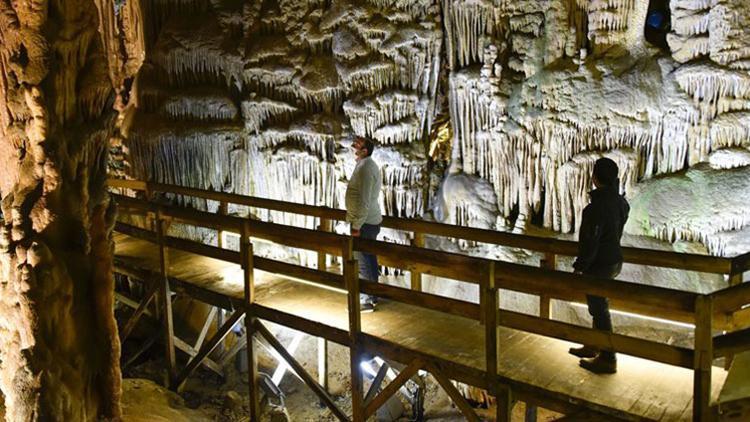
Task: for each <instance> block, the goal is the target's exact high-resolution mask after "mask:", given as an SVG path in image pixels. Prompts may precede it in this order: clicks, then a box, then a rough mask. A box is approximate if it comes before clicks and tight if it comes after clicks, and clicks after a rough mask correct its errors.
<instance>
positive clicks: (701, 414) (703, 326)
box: [693, 295, 714, 421]
mask: <svg viewBox="0 0 750 422" xmlns="http://www.w3.org/2000/svg"><path fill="white" fill-rule="evenodd" d="M712 314H713V309H712V303H711V298H710V296H704V295H699V296H698V297H697V298H696V300H695V340H694V341H695V360H694V362H695V364H694V369H693V371H694V372H693V374H694V375H693V420H694V421H708V420H711V406H710V405H711V363H712V362H713V356H714V355H713V338H712V335H711V316H712Z"/></svg>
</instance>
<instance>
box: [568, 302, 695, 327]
mask: <svg viewBox="0 0 750 422" xmlns="http://www.w3.org/2000/svg"><path fill="white" fill-rule="evenodd" d="M571 304H572V305H573V306H575V307H578V308H583V309H588V305H584V304H583V303H576V302H572V303H571ZM609 312H611V313H613V314H618V315H624V316H628V317H633V318H637V319H645V320H647V321H656V322H661V323H663V324H669V325H674V326H677V327H682V328H690V329H695V325H694V324H688V323H686V322H677V321H670V320H668V319H662V318H656V317H652V316H648V315H641V314H634V313H631V312H625V311H618V310H616V309H610V311H609Z"/></svg>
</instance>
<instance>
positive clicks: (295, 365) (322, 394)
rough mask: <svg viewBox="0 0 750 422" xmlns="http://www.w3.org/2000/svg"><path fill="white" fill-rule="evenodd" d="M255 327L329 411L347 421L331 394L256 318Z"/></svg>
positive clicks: (347, 418)
mask: <svg viewBox="0 0 750 422" xmlns="http://www.w3.org/2000/svg"><path fill="white" fill-rule="evenodd" d="M255 329H256V331H257V332H258V333H259V334H260V335H261V336H262V337H263V338H264V339H265V340H266V341H267V342H268V344H269V345H271V347H273V348H274V349H275V350H276V352H278V353H279V355H281V357H282V358H284V360H285V361H286V363H288V364H289V366H290V367H291V368H292V370H293V371H294V372H295V373H297V375H299V377H300V378H302V381H304V382H305V384H307V386H308V387H310V389H311V390H312V391H313V392H314V393H315V394H317V395H318V397H319V398H320V400H322V401H323V403H325V404H326V406H328V408H329V409H331V413H333V414H334V416H336V417H337V418H338V419H339V420H342V421H348V420H349V417H347V416H346V413H344V412H343V411H341V409H339V407H338V406H336V403H335V402H334V401H333V399H332V398H331V396H329V395H328V393H327V392H326V390H324V389H323V387H321V386H320V384H318V383H317V381H315V379H314V378H313V377H312V376H311V375H310V374H309V373H308V372H307V371H305V368H303V367H302V365H300V363H299V362H297V360H296V359H294V357H293V356H292V355H290V354H289V352H287V351H286V349H285V348H284V346H282V344H281V343H280V342H279V340H278V339H276V337H275V336H274V335H273V334H271V332H270V331H268V329H267V328H266V327H265V326H264V325H263V324H262V323H261V322H260V321H258V320H256V321H255Z"/></svg>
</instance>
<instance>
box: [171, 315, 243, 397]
mask: <svg viewBox="0 0 750 422" xmlns="http://www.w3.org/2000/svg"><path fill="white" fill-rule="evenodd" d="M244 315H245V311H244V310H237V311H234V313H233V314H232V315H231V316H230V317H229V319H227V321H226V322H224V324H223V325H222V326H221V328H219V330H218V331H217V332H216V334H214V336H213V337H211V339H210V340H209V341H208V342H207V343H205V344H203V347H201V349H200V350H199V351H198V354H196V355H195V357H194V358H193V359H190V361H189V362H188V364H187V366H186V367H185V368H184V369H183V370H182V371H181V372H180V373H179V375H178V376H177V378H176V380H175V386H176V387H175V389H176V390H179V389H181V388H182V386H183V385H184V384H185V380H187V378H188V377H189V376H190V375H191V374H192V373H193V371H195V369H196V368H198V365H200V364H201V362H202V361H203V359H205V358H206V357H207V356H208V355H209V353H211V352H213V351H214V349H216V346H218V345H219V343H221V342H222V341H223V340H224V338H226V336H227V335H228V334H229V333H230V332H231V331H232V327H234V325H235V324H236V323H237V322H238V321H239V320H240V318H242V317H243V316H244Z"/></svg>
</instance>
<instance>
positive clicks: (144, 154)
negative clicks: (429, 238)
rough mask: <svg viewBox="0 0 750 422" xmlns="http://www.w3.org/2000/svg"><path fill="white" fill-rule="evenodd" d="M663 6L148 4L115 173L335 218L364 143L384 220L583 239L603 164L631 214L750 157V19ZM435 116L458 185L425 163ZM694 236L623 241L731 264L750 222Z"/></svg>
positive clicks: (664, 232)
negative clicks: (681, 246)
mask: <svg viewBox="0 0 750 422" xmlns="http://www.w3.org/2000/svg"><path fill="white" fill-rule="evenodd" d="M657 3H658V4H657V5H656V6H653V5H652V6H650V5H649V4H648V2H635V1H629V0H622V1H607V2H600V1H580V0H565V1H564V0H559V1H536V0H523V1H513V2H510V1H505V0H443V1H427V0H420V1H417V0H414V1H406V0H399V1H397V0H393V1H375V0H371V1H365V0H360V1H354V2H351V1H346V2H345V1H331V2H315V1H312V2H303V1H299V0H297V1H291V0H290V1H281V2H271V1H264V2H252V3H251V4H242V3H239V2H230V1H215V2H207V3H204V2H179V4H180V6H181V7H179V8H176V7H172V6H175V5H176V4H177V3H174V2H170V1H159V2H150V3H147V4H145V5H144V9H145V10H146V13H145V15H146V16H147V18H146V21H147V24H146V25H145V27H146V32H147V37H146V44H147V51H148V53H147V60H146V65H145V66H144V68H143V69H142V71H141V73H140V75H139V78H138V93H139V94H138V95H139V98H140V101H141V105H142V108H141V111H139V112H138V114H137V115H136V116H135V119H134V124H133V125H132V131H131V133H130V137H129V139H128V140H127V142H126V144H127V149H126V152H127V153H128V154H127V155H126V156H125V158H124V159H121V160H119V163H120V165H121V167H123V168H126V169H128V171H126V172H125V173H127V174H129V175H130V176H132V177H136V178H145V179H152V180H158V181H162V182H169V183H177V184H183V185H189V186H197V187H201V188H208V189H215V190H223V191H229V192H235V193H242V194H251V195H257V196H263V197H271V198H276V199H285V200H291V201H295V202H303V203H307V204H315V205H326V206H331V207H340V206H341V204H342V202H341V196H342V192H343V188H344V183H343V182H344V181H345V180H346V177H347V176H348V174H350V172H351V167H352V165H353V164H352V155H351V153H350V151H349V150H348V146H349V142H350V141H351V138H352V136H353V135H355V134H356V135H364V136H370V137H372V138H373V139H375V140H376V141H377V142H378V143H379V144H380V146H381V148H380V150H379V152H377V153H376V159H377V160H378V161H380V163H381V164H382V166H383V173H384V177H383V180H384V182H385V187H384V192H383V209H384V210H385V211H386V212H387V213H388V214H391V215H401V216H408V217H412V216H422V215H424V214H425V212H429V211H435V214H434V217H435V218H437V219H439V220H440V221H445V222H449V223H454V224H465V225H472V226H478V227H486V228H498V229H512V228H515V230H517V231H524V230H526V229H527V228H528V227H529V225H530V224H532V222H533V223H534V224H537V225H540V226H543V227H546V228H549V229H552V230H554V231H558V232H563V233H570V232H574V231H575V230H576V228H577V226H578V225H579V223H580V215H581V212H582V210H583V207H584V206H585V205H586V203H587V201H588V197H587V191H588V190H589V189H590V187H591V180H590V173H591V170H592V167H593V163H594V162H595V161H596V159H598V158H599V157H602V156H607V157H610V158H612V159H614V160H615V161H616V162H617V163H618V164H619V165H620V168H621V172H622V174H621V189H622V190H623V191H624V192H625V193H626V194H628V196H629V197H631V198H632V197H634V195H641V194H645V193H644V192H646V190H647V188H642V187H640V185H642V184H643V186H644V187H647V186H651V184H648V183H647V184H644V183H643V182H646V181H649V180H651V179H661V178H670V177H678V178H680V177H683V176H682V175H683V174H684V172H685V171H686V170H687V169H689V168H691V167H693V166H696V165H699V164H701V163H710V164H711V166H712V167H713V168H716V169H717V170H719V171H717V172H714V173H715V174H721V172H722V171H723V170H726V169H729V168H737V167H742V166H746V165H747V163H748V160H749V159H750V156H749V155H748V147H749V146H750V124H749V123H748V121H750V119H748V115H750V113H749V112H748V111H747V109H748V107H750V105H749V104H750V73H748V68H750V64H748V63H750V62H749V61H748V55H750V39H749V37H750V35H748V30H747V29H746V28H748V25H747V23H748V19H750V17H749V15H750V12H748V9H750V8H749V7H748V4H747V2H745V1H728V0H727V1H718V0H717V1H707V0H706V1H696V0H682V1H680V0H673V1H671V2H657ZM653 10H659V11H661V12H663V13H666V14H667V15H668V16H666V17H665V18H664V19H666V20H667V21H668V22H671V27H669V26H665V28H666V29H665V31H667V30H669V33H668V34H666V33H665V34H664V38H663V39H664V44H663V45H659V46H654V45H651V44H649V43H648V42H647V41H646V37H645V36H644V28H645V26H646V22H651V20H649V18H651V17H650V16H647V14H648V13H649V11H652V12H653ZM669 28H671V29H669ZM665 46H666V47H668V49H667V50H665V48H666V47H665ZM442 113H445V114H449V115H450V125H451V126H452V130H453V134H454V135H453V145H452V148H451V149H452V153H451V157H450V166H449V169H448V171H447V174H446V175H445V177H443V175H442V174H441V173H432V174H430V173H429V171H428V169H431V168H433V167H432V164H434V160H433V159H432V158H430V157H429V156H428V154H427V151H426V146H427V145H429V139H428V138H429V133H430V131H431V130H432V129H433V123H434V121H435V120H436V118H437V117H438V116H439V115H441V114H442ZM115 161H117V160H115ZM128 166H131V167H128ZM438 168H440V167H438ZM712 174H713V173H712ZM456 177H457V179H455V180H453V179H454V178H456ZM709 177H712V176H709ZM435 178H438V179H440V178H442V180H443V182H442V183H431V179H435ZM644 189H645V190H644ZM636 192H638V193H637V194H636ZM178 199H179V200H188V199H183V198H178ZM641 202H642V201H641ZM191 205H193V206H196V207H199V208H206V207H209V208H213V207H216V204H206V203H203V202H200V201H195V202H194V203H192V204H191ZM644 206H646V207H655V206H659V205H657V204H653V203H651V204H648V205H644ZM662 206H674V207H678V208H679V207H683V206H686V205H685V204H684V203H681V202H680V201H679V200H675V202H673V203H672V204H664V205H662ZM737 207H739V208H737ZM745 209H746V208H744V207H742V206H740V205H737V206H735V208H734V209H733V211H732V212H733V213H734V214H738V215H739V214H742V212H743V211H744V210H745ZM644 212H645V213H646V215H648V214H649V212H654V213H658V210H651V211H644ZM261 217H262V218H272V219H275V220H276V221H283V222H287V223H296V224H304V225H306V226H308V227H311V226H312V224H313V220H312V219H306V218H303V217H292V216H288V215H286V216H281V215H273V214H272V215H264V216H261ZM657 225H658V227H657ZM690 226H691V224H690V222H687V223H686V225H685V227H690ZM692 226H693V228H692V229H690V228H685V227H682V226H679V224H672V223H671V222H670V221H668V220H660V221H659V222H656V220H654V221H649V222H645V221H644V220H641V221H640V223H638V224H636V225H631V226H629V227H630V228H632V230H630V231H631V232H632V233H633V234H645V235H649V236H656V237H657V238H659V239H661V240H664V241H667V242H672V241H675V240H688V241H695V240H698V241H701V242H703V243H704V244H705V245H706V246H707V247H708V249H709V252H711V253H714V254H722V253H724V252H725V249H724V248H723V247H722V246H720V245H721V244H722V242H721V241H719V240H718V237H716V236H725V235H726V233H731V232H733V231H736V230H741V229H742V228H743V227H745V226H747V221H745V219H744V218H741V217H738V218H731V219H730V220H727V221H722V222H720V224H719V225H718V226H720V227H722V232H721V233H719V232H716V231H711V232H704V231H701V230H702V229H701V228H700V227H703V226H701V225H692ZM722 233H724V234H722Z"/></svg>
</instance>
